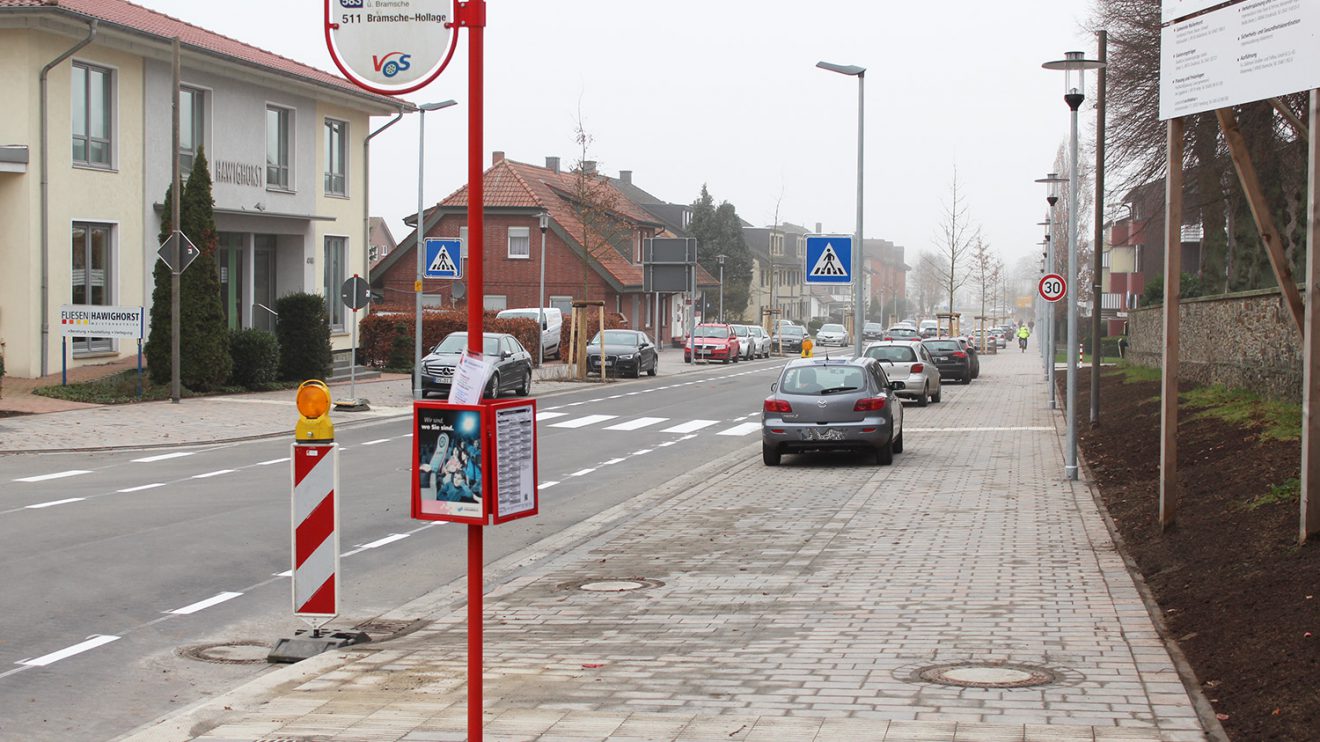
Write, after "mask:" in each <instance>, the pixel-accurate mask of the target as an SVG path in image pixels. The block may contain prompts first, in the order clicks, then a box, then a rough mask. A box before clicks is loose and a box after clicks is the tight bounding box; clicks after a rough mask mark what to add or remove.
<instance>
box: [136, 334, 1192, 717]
mask: <svg viewBox="0 0 1320 742" xmlns="http://www.w3.org/2000/svg"><path fill="white" fill-rule="evenodd" d="M1039 365H1040V363H1039V358H1038V356H1036V355H1035V354H1033V353H1027V354H1015V353H1005V354H999V355H998V356H990V357H987V358H984V359H983V360H982V375H981V378H980V379H979V380H978V381H976V382H973V384H972V385H970V386H961V385H958V386H953V385H950V386H947V387H946V388H945V390H944V395H943V397H944V401H943V402H942V403H940V404H938V405H932V406H930V407H927V408H922V409H918V408H915V407H909V408H907V410H906V423H905V424H906V431H905V436H904V438H905V443H906V451H905V452H904V453H902V454H900V455H899V456H898V457H897V460H896V464H895V465H894V466H890V467H878V466H874V465H872V464H869V463H863V462H862V461H861V460H860V459H845V460H842V461H840V460H835V459H832V458H806V457H797V456H789V457H786V458H785V462H784V465H783V466H780V467H778V468H771V467H765V466H763V465H762V464H761V462H760V460H759V456H757V455H756V454H757V451H756V450H755V446H749V447H748V448H746V449H745V450H744V451H742V452H740V453H741V454H742V455H741V457H740V458H739V460H737V461H736V462H735V463H734V464H733V465H731V466H727V467H725V468H723V469H722V470H720V471H719V472H718V473H716V474H714V475H711V476H708V477H707V478H706V479H705V480H704V481H702V482H699V483H697V484H695V485H694V486H685V487H683V488H682V489H680V490H677V491H675V490H673V489H672V488H670V489H661V490H658V491H655V492H653V493H648V494H646V495H643V496H641V497H639V498H636V499H635V501H633V502H630V503H625V505H623V506H620V507H621V508H624V507H626V508H630V510H629V512H630V513H631V515H629V516H628V517H627V518H620V519H616V520H614V521H612V525H610V526H609V527H607V528H606V529H604V530H602V531H601V532H600V533H599V534H596V535H595V537H594V538H593V539H591V540H589V541H587V542H585V543H584V544H583V545H581V546H579V547H577V548H572V549H569V550H567V551H564V552H561V553H558V554H553V553H551V552H549V551H547V552H546V553H547V554H549V556H547V557H546V558H544V559H541V560H539V561H537V562H535V563H533V564H531V565H530V566H529V567H528V568H526V569H523V570H521V571H520V572H518V573H516V574H515V576H514V577H512V578H511V579H504V580H502V581H500V582H499V583H498V584H492V583H488V594H487V598H486V617H487V618H486V642H485V646H486V650H485V652H486V654H485V663H486V673H485V684H484V688H485V735H486V738H487V739H492V740H531V739H539V740H564V741H567V740H601V739H611V740H643V739H647V740H703V739H711V740H713V739H721V740H775V741H776V742H782V741H783V740H854V739H855V740H884V741H885V742H907V741H913V740H953V741H954V742H964V741H966V742H978V741H980V742H991V741H995V742H1004V741H1008V740H1016V741H1018V742H1028V741H1031V740H1041V741H1042V742H1043V741H1045V740H1053V741H1062V740H1091V741H1093V742H1098V741H1101V740H1104V741H1114V740H1125V741H1128V742H1138V741H1140V742H1153V741H1155V740H1163V741H1165V742H1181V741H1183V740H1188V741H1190V740H1201V739H1205V738H1206V736H1205V733H1204V732H1203V731H1202V727H1201V724H1200V722H1199V721H1198V718H1197V716H1196V713H1195V711H1194V709H1193V706H1192V703H1191V701H1190V699H1189V696H1188V694H1187V691H1186V690H1185V689H1184V687H1183V685H1182V683H1181V682H1180V680H1179V676H1178V674H1177V672H1176V669H1175V667H1174V665H1173V662H1172V661H1171V659H1170V657H1169V655H1168V653H1167V651H1166V650H1165V648H1164V645H1163V643H1162V642H1161V639H1160V637H1159V635H1158V633H1157V632H1156V629H1155V627H1154V625H1153V623H1152V619H1151V617H1150V616H1149V615H1148V613H1147V611H1146V608H1145V606H1144V604H1143V603H1142V601H1141V599H1140V596H1139V594H1138V592H1137V590H1136V587H1135V586H1134V583H1133V581H1132V579H1131V577H1130V576H1129V575H1128V573H1127V571H1126V569H1125V567H1124V564H1123V561H1122V559H1121V557H1120V556H1119V554H1118V553H1117V551H1116V550H1115V547H1114V544H1113V542H1112V540H1111V538H1110V535H1109V533H1108V531H1107V530H1106V528H1105V525H1104V522H1103V520H1102V518H1101V516H1100V514H1099V512H1098V511H1097V508H1096V505H1095V502H1094V500H1093V498H1092V495H1091V493H1090V491H1089V490H1088V489H1087V487H1086V486H1085V485H1084V484H1079V483H1073V482H1069V481H1066V480H1065V479H1063V477H1062V472H1063V466H1062V451H1061V445H1060V434H1059V431H1057V430H1056V427H1055V425H1056V417H1055V414H1052V413H1051V412H1050V411H1049V410H1048V409H1046V405H1045V404H1044V400H1045V396H1044V387H1043V382H1042V380H1041V378H1040V376H1041V373H1040V371H1039ZM591 579H600V580H639V581H648V582H646V584H648V585H649V587H647V588H646V589H639V590H633V591H627V592H590V591H585V590H581V589H578V587H577V586H578V585H579V584H580V583H581V582H582V581H583V580H591ZM428 618H430V619H431V620H432V622H431V623H430V624H429V625H428V626H427V627H426V628H424V629H422V630H421V631H418V632H416V633H414V634H411V635H409V636H407V637H404V638H402V639H397V640H394V641H392V642H389V643H387V644H383V645H380V646H375V647H373V646H370V645H367V646H365V647H364V648H361V649H357V650H351V651H345V652H342V653H339V654H338V655H337V657H335V658H330V659H329V660H321V661H322V663H323V664H324V671H316V672H313V673H312V675H311V676H310V677H304V678H300V679H298V680H297V681H292V682H285V683H283V684H282V685H280V684H276V685H274V686H272V687H273V688H274V689H273V690H272V691H271V692H270V693H268V694H266V695H264V696H261V697H259V698H258V699H257V700H256V701H254V702H252V703H248V704H243V705H235V706H234V709H235V710H234V711H231V712H229V713H227V714H225V715H222V716H220V717H219V719H218V725H214V726H212V728H210V729H209V731H205V732H204V733H201V736H199V737H197V739H201V740H208V741H210V742H219V741H220V740H236V739H245V740H251V739H268V740H274V739H279V740H304V739H318V740H319V739H340V740H408V741H410V742H411V741H415V742H422V741H424V740H433V741H438V740H459V739H463V738H464V737H465V735H464V729H465V723H466V706H465V704H466V698H467V696H466V686H465V672H466V666H465V642H466V633H465V614H464V613H463V611H461V610H452V609H447V610H441V611H437V612H435V613H434V614H432V615H429V616H428ZM326 662H328V664H325V663H326ZM960 662H977V663H990V664H995V663H1001V664H1002V663H1014V664H1021V665H1029V666H1034V667H1040V668H1044V669H1046V670H1048V671H1050V672H1051V673H1052V674H1053V678H1054V680H1053V682H1050V683H1047V684H1044V685H1038V686H1034V687H1023V688H969V687H952V686H945V685H938V684H935V683H932V682H927V681H925V680H922V679H921V677H920V676H919V674H918V673H919V672H920V670H921V669H923V668H926V667H929V666H931V665H943V664H949V663H960ZM226 705H227V704H226ZM167 726H168V725H163V726H161V727H158V728H157V729H156V730H155V731H154V732H151V731H149V732H145V733H143V734H142V735H141V738H142V739H164V738H173V737H170V735H169V734H167V733H166V732H165V729H166V727H167ZM184 728H186V727H184ZM193 734H196V732H193ZM181 736H182V738H188V737H189V736H190V735H189V734H187V733H183V734H182V735H181Z"/></svg>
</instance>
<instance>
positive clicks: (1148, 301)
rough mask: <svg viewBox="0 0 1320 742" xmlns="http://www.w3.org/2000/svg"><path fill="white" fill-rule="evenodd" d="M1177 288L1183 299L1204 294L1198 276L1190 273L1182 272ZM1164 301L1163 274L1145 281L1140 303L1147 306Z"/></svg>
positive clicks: (1203, 288)
mask: <svg viewBox="0 0 1320 742" xmlns="http://www.w3.org/2000/svg"><path fill="white" fill-rule="evenodd" d="M1178 288H1179V290H1180V293H1181V294H1182V298H1183V299H1192V298H1195V297H1198V296H1204V295H1205V286H1203V285H1202V284H1201V278H1200V276H1196V275H1193V274H1191V273H1184V274H1182V278H1181V279H1180V280H1179V281H1178ZM1163 303H1164V276H1155V277H1154V278H1152V279H1151V280H1149V281H1147V282H1146V290H1145V291H1143V292H1142V293H1141V305H1142V306H1144V307H1148V306H1150V305H1152V304H1163Z"/></svg>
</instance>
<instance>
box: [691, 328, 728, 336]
mask: <svg viewBox="0 0 1320 742" xmlns="http://www.w3.org/2000/svg"><path fill="white" fill-rule="evenodd" d="M695 334H696V336H697V337H699V338H726V337H728V336H729V328H727V327H698V328H697V331H696V333H695Z"/></svg>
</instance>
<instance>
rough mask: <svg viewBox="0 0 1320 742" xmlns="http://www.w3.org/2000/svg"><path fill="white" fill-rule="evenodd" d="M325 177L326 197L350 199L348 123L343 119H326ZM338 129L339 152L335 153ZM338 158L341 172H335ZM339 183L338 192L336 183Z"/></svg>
mask: <svg viewBox="0 0 1320 742" xmlns="http://www.w3.org/2000/svg"><path fill="white" fill-rule="evenodd" d="M324 126H325V177H324V178H323V180H324V183H323V185H324V187H325V195H327V196H330V197H333V198H348V122H347V121H344V120H342V119H335V118H329V117H326V119H325V124H324ZM336 128H338V135H337V138H338V141H339V152H337V153H336V152H335V146H334V143H333V142H334V139H335V138H336V134H335V130H336ZM336 158H338V161H339V170H338V171H336V170H335V167H334V166H335V159H336ZM336 180H337V181H338V186H339V188H338V190H336V189H335V187H334V183H335V181H336Z"/></svg>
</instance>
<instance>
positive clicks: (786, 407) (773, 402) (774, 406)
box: [761, 397, 793, 413]
mask: <svg viewBox="0 0 1320 742" xmlns="http://www.w3.org/2000/svg"><path fill="white" fill-rule="evenodd" d="M761 409H763V410H765V411H766V412H780V413H787V412H792V411H793V405H791V404H789V403H788V402H787V401H786V400H782V399H775V398H774V397H766V399H765V405H764V406H762V408H761Z"/></svg>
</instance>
